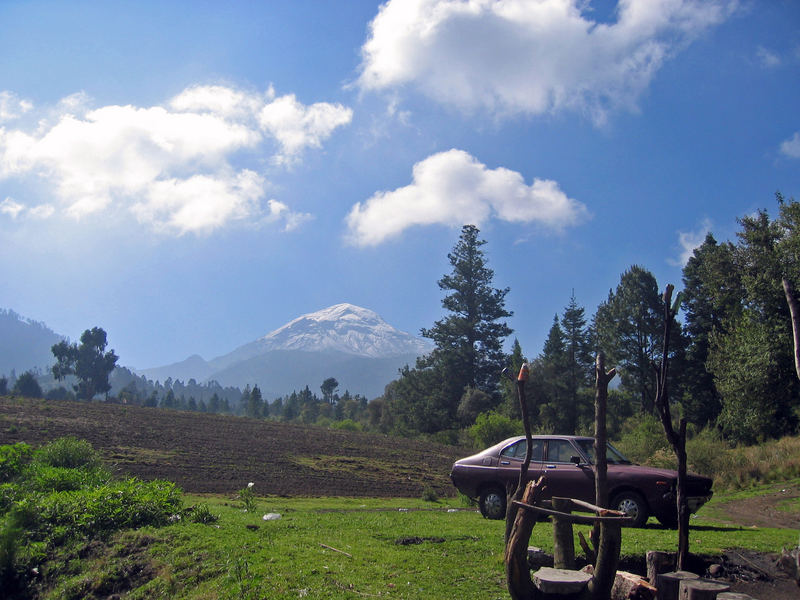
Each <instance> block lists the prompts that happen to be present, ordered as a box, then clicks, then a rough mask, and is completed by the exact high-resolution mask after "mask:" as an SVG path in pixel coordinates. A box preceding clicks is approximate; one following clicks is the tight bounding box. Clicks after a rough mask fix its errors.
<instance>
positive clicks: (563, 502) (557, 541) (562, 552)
mask: <svg viewBox="0 0 800 600" xmlns="http://www.w3.org/2000/svg"><path fill="white" fill-rule="evenodd" d="M552 502H553V510H557V511H559V512H563V513H570V512H572V509H571V507H572V502H571V501H570V500H569V498H553V501H552ZM553 566H554V567H555V568H556V569H574V568H575V537H574V536H573V533H572V523H571V522H570V521H569V520H568V519H563V518H561V517H558V516H553Z"/></svg>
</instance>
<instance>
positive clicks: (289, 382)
mask: <svg viewBox="0 0 800 600" xmlns="http://www.w3.org/2000/svg"><path fill="white" fill-rule="evenodd" d="M430 350H431V346H430V344H429V343H428V342H427V341H426V340H422V339H420V338H417V337H414V336H412V335H410V334H408V333H405V332H403V331H400V330H398V329H396V328H394V327H392V326H391V325H389V324H388V323H387V322H386V321H384V320H383V319H382V318H381V317H380V316H378V314H376V313H375V312H373V311H371V310H368V309H366V308H362V307H359V306H354V305H352V304H336V305H334V306H331V307H329V308H326V309H323V310H320V311H317V312H313V313H308V314H305V315H302V316H300V317H298V318H296V319H294V320H292V321H290V322H289V323H287V324H285V325H283V326H282V327H279V328H278V329H276V330H274V331H272V332H270V333H268V334H267V335H265V336H262V337H260V338H258V339H256V340H254V341H252V342H250V343H247V344H244V345H242V346H240V347H238V348H236V349H235V350H233V351H232V352H229V353H228V354H225V355H222V356H218V357H217V358H214V359H212V360H210V361H205V360H203V359H202V358H201V357H200V356H197V355H194V356H191V357H189V358H187V359H186V360H184V361H181V362H179V363H174V364H172V365H166V366H163V367H156V368H152V369H144V370H142V371H140V373H142V374H144V375H145V376H146V377H148V378H150V379H153V380H156V379H158V380H160V381H164V380H165V379H166V378H167V377H172V378H173V379H181V380H183V381H187V380H188V379H192V378H193V379H195V380H197V381H198V382H200V381H208V380H216V381H218V382H219V383H220V384H222V385H230V386H239V387H244V386H245V385H251V386H252V385H258V386H259V388H261V391H262V394H263V395H264V396H265V397H266V398H274V397H276V396H281V395H284V394H288V393H291V392H292V391H295V390H300V389H302V388H304V387H305V386H306V385H307V386H308V387H309V388H310V389H311V390H312V391H316V390H317V389H318V388H319V385H320V384H321V383H322V381H324V380H325V379H327V378H328V377H335V378H336V379H337V381H338V382H339V388H340V390H342V391H343V390H345V389H347V390H349V391H350V392H351V393H354V394H363V395H365V396H367V397H368V398H373V397H376V396H379V395H381V394H382V393H383V388H384V387H385V385H386V384H387V383H389V382H390V381H391V380H393V379H395V378H396V377H397V375H398V369H400V368H401V367H403V366H405V365H413V364H414V362H415V359H416V357H417V356H420V355H422V354H425V353H427V352H429V351H430Z"/></svg>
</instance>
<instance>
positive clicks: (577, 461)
mask: <svg viewBox="0 0 800 600" xmlns="http://www.w3.org/2000/svg"><path fill="white" fill-rule="evenodd" d="M569 462H571V463H573V464H576V465H580V464H582V463H583V461H582V460H581V457H580V456H571V457H570V459H569Z"/></svg>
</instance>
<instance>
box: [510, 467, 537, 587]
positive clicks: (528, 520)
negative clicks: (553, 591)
mask: <svg viewBox="0 0 800 600" xmlns="http://www.w3.org/2000/svg"><path fill="white" fill-rule="evenodd" d="M541 482H542V479H541V478H540V479H539V480H537V481H535V482H534V481H531V482H529V483H528V485H527V486H525V491H524V492H523V494H522V501H523V502H525V503H526V504H533V503H534V502H535V500H536V493H537V491H538V489H539V485H540V484H541ZM535 524H536V514H535V513H533V512H531V511H528V510H517V511H516V517H515V518H514V523H513V525H512V526H511V532H510V533H509V536H508V542H507V543H506V553H505V563H506V585H507V587H508V593H509V594H510V595H511V598H512V600H531V598H534V597H535V594H536V592H535V588H534V585H533V581H532V580H531V571H530V568H529V567H528V542H529V541H530V539H531V532H532V531H533V526H534V525H535Z"/></svg>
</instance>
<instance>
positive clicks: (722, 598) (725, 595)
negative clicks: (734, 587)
mask: <svg viewBox="0 0 800 600" xmlns="http://www.w3.org/2000/svg"><path fill="white" fill-rule="evenodd" d="M717 600H756V599H755V598H753V597H752V596H748V595H747V594H743V593H741V592H721V593H720V594H719V595H718V596H717Z"/></svg>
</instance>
